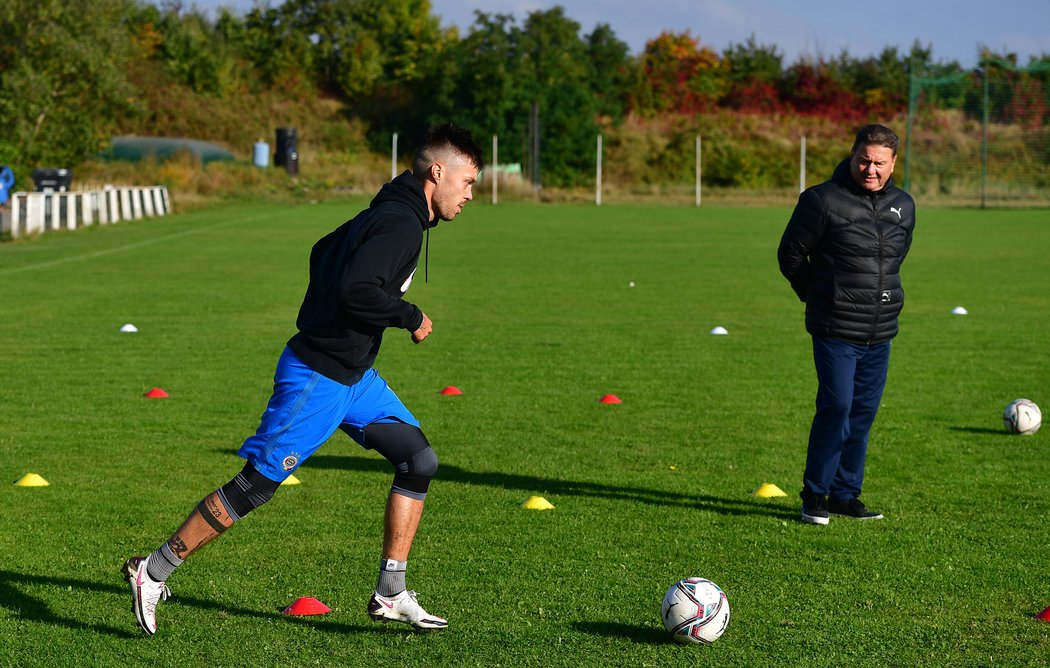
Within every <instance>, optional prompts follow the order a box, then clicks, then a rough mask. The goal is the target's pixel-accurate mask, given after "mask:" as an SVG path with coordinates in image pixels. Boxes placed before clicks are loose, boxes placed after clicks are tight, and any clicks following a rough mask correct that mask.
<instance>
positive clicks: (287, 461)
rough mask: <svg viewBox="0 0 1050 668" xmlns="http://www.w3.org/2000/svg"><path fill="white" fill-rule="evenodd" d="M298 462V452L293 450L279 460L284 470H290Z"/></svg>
mask: <svg viewBox="0 0 1050 668" xmlns="http://www.w3.org/2000/svg"><path fill="white" fill-rule="evenodd" d="M298 463H299V453H298V452H293V453H292V454H290V455H288V456H287V457H285V458H284V459H282V460H281V468H283V469H284V470H285V471H291V470H292V469H294V468H295V465H296V464H298Z"/></svg>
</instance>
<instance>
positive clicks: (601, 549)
mask: <svg viewBox="0 0 1050 668" xmlns="http://www.w3.org/2000/svg"><path fill="white" fill-rule="evenodd" d="M364 203H365V202H364V201H362V200H355V201H341V202H329V203H323V204H317V205H313V206H301V207H295V208H282V207H275V206H273V205H262V204H260V205H251V204H241V205H231V206H227V207H224V208H218V209H211V210H207V211H198V212H194V213H189V214H180V215H176V216H172V217H170V218H168V219H154V220H151V221H148V222H140V223H120V224H118V225H115V226H110V227H105V228H89V229H84V230H78V231H76V232H66V233H54V234H49V235H46V236H44V237H41V238H38V239H35V240H29V241H18V242H12V243H4V244H0V286H2V287H0V290H2V293H0V294H2V297H0V300H2V301H0V339H2V341H3V353H2V355H3V356H2V359H3V362H2V365H3V366H2V369H3V383H2V384H0V455H2V459H3V462H2V465H0V468H2V471H3V476H0V479H2V480H3V481H5V482H6V484H3V485H0V505H2V507H3V512H2V513H0V665H10V666H61V665H93V666H144V665H154V666H169V665H180V666H270V665H290V666H299V665H302V666H308V665H309V666H314V665H318V666H337V665H338V666H343V665H346V666H428V667H429V666H676V665H697V666H699V665H719V666H756V667H760V668H769V667H773V666H1019V665H1045V664H1046V662H1047V661H1050V624H1047V623H1045V622H1042V621H1038V620H1035V619H1034V618H1033V617H1034V615H1036V614H1037V613H1039V612H1040V611H1041V610H1042V609H1043V608H1045V607H1047V606H1050V566H1048V563H1050V528H1048V527H1050V525H1048V519H1047V518H1048V516H1050V499H1048V495H1050V486H1048V484H1047V481H1048V480H1050V464H1048V457H1047V449H1048V445H1047V444H1048V441H1047V439H1048V438H1050V434H1047V433H1046V429H1044V432H1043V433H1039V434H1036V435H1035V436H1033V437H1018V436H1009V435H1007V434H1006V433H1005V432H1004V431H1003V428H1002V424H1001V411H1002V409H1003V407H1004V406H1005V405H1006V403H1007V402H1009V401H1010V400H1012V399H1015V398H1017V397H1021V396H1025V397H1028V398H1030V399H1033V400H1035V401H1036V402H1037V403H1041V404H1043V406H1044V410H1046V409H1047V408H1050V362H1048V355H1047V335H1048V333H1050V296H1048V295H1050V263H1048V261H1047V257H1048V253H1050V224H1048V222H1050V221H1048V220H1047V214H1046V212H1045V211H994V212H991V211H988V212H982V211H974V210H938V211H933V210H930V211H926V210H921V209H920V215H919V225H918V228H917V233H916V238H915V243H914V246H913V250H912V254H911V256H910V257H909V258H908V261H907V262H906V264H905V266H904V281H905V288H906V290H907V292H908V300H907V304H906V307H905V310H904V315H903V317H902V322H901V334H900V336H899V337H898V338H897V339H896V340H895V342H894V352H893V358H892V361H891V369H890V378H889V383H888V385H887V389H886V394H885V397H884V401H883V407H882V410H881V413H880V415H879V418H878V420H877V421H876V424H875V428H874V430H873V433H872V440H871V450H870V456H869V459H868V468H867V484H866V486H865V493H864V498H865V501H866V502H867V503H868V505H869V506H871V507H874V508H876V509H878V510H881V511H882V512H884V513H885V514H886V519H885V520H883V521H881V522H864V523H858V522H850V521H848V520H841V519H840V520H834V519H833V521H832V523H831V525H830V526H828V527H814V526H809V525H803V524H802V523H801V522H800V521H798V510H799V501H798V497H797V492H798V489H799V487H800V484H801V482H800V481H801V475H802V466H803V463H804V459H805V441H806V435H807V433H808V426H809V420H810V418H811V411H812V406H813V398H814V394H815V390H816V380H815V374H814V372H813V370H812V362H811V356H810V351H809V339H808V336H807V335H806V333H805V331H804V328H803V324H802V305H801V304H799V303H798V302H797V300H796V299H795V297H794V295H793V294H792V292H791V291H790V289H789V288H788V286H787V284H786V282H785V281H784V280H783V279H782V278H781V277H780V275H779V273H778V271H777V267H776V258H775V254H776V245H777V242H778V241H779V237H780V233H781V231H782V230H783V226H784V224H785V223H786V220H787V217H788V214H789V209H786V208H765V209H745V208H707V207H704V208H701V209H695V208H691V207H662V206H627V205H617V206H607V207H602V208H595V207H593V206H582V205H580V206H577V205H506V206H505V205H499V206H497V207H493V206H490V205H486V204H476V205H473V206H472V208H468V210H467V211H466V212H465V213H464V214H463V215H462V216H461V217H460V218H459V219H458V220H456V221H454V222H452V223H445V224H442V225H441V226H440V227H439V228H438V229H437V230H435V231H434V232H433V233H432V235H431V239H430V261H429V282H426V283H425V282H424V276H423V271H422V267H421V269H420V272H419V274H418V275H417V278H416V281H415V283H414V284H413V287H412V289H411V290H410V291H409V293H408V298H409V299H410V300H412V301H414V302H415V303H418V304H419V305H420V306H421V307H422V308H423V309H424V310H425V311H426V312H427V313H428V315H430V316H431V317H432V318H433V320H434V323H435V329H434V334H433V335H432V337H431V338H430V339H429V340H428V341H426V342H425V343H424V344H423V345H420V346H414V345H413V344H412V343H411V342H410V340H409V337H408V334H407V333H404V332H399V331H391V332H389V333H388V337H387V340H386V343H385V345H384V349H383V352H382V354H381V355H380V358H379V362H378V365H377V366H378V368H379V370H380V372H381V373H382V374H383V375H384V377H386V378H387V379H388V381H389V382H390V383H391V385H392V386H393V387H394V389H395V390H396V391H397V392H398V394H399V395H400V396H401V398H402V399H403V400H404V402H405V403H406V404H407V405H408V406H409V407H410V408H411V409H412V410H413V411H414V412H415V414H416V415H417V417H419V418H420V420H421V422H422V423H423V427H424V429H425V431H426V433H427V435H428V436H429V438H430V440H431V441H432V442H433V443H434V445H435V447H436V449H437V451H438V453H439V455H440V457H441V462H442V464H441V470H440V471H439V473H438V479H437V480H436V482H435V484H434V485H433V486H432V487H431V493H430V496H429V498H428V503H427V512H426V513H425V515H424V518H423V523H422V526H421V529H420V535H419V536H418V538H417V541H416V544H415V547H414V550H413V553H412V558H411V561H410V568H409V574H408V575H409V586H410V587H412V588H414V589H417V590H419V591H420V600H421V602H422V603H423V605H424V606H425V607H427V608H428V609H430V610H431V611H433V612H436V613H438V614H442V615H445V616H447V617H448V618H449V620H450V628H449V630H448V631H446V632H442V633H431V634H424V633H414V632H412V631H410V630H409V629H408V628H407V627H395V626H384V625H377V624H375V623H373V622H372V621H371V620H369V618H368V616H367V614H366V613H365V611H364V606H365V602H366V600H367V598H368V595H369V593H370V592H371V588H372V587H373V585H374V582H375V570H376V567H377V563H378V559H379V556H380V555H379V546H380V535H381V529H382V509H383V503H384V499H385V496H386V493H387V490H388V489H389V484H390V477H391V474H390V472H389V470H388V464H387V463H386V462H385V460H382V459H381V458H379V457H378V456H377V455H375V454H374V453H371V452H367V451H364V450H362V449H360V448H359V447H358V446H356V445H355V444H354V443H352V442H351V441H350V440H349V439H346V438H345V437H343V436H341V435H337V436H336V437H334V439H333V441H332V442H330V443H329V444H327V445H326V446H325V447H324V448H322V450H321V451H320V452H319V453H318V454H317V455H316V456H315V457H313V458H312V459H310V460H308V461H307V462H306V464H305V465H304V466H303V467H302V468H301V469H300V470H299V471H298V473H297V476H298V477H299V479H300V480H301V481H302V484H301V485H297V486H289V487H283V488H282V489H281V491H280V492H279V493H278V495H277V496H276V497H275V499H274V500H273V501H272V502H270V503H269V504H267V505H266V506H264V507H263V508H261V509H259V510H258V511H256V512H255V513H254V514H253V515H251V516H250V517H248V518H247V519H246V520H245V521H244V522H243V523H241V524H239V525H238V526H236V527H235V528H234V529H233V530H231V531H230V532H228V533H227V534H225V535H224V536H223V537H222V538H221V539H219V540H218V541H217V542H216V543H214V544H212V545H210V546H208V547H207V548H205V549H204V550H202V551H200V552H199V553H197V554H196V555H194V556H193V557H192V558H191V559H190V561H188V562H187V564H186V565H185V566H184V567H183V568H182V569H180V571H179V572H178V573H177V574H176V575H175V576H174V577H173V578H172V580H171V581H170V583H169V584H170V585H171V588H172V591H173V594H174V595H173V598H172V599H171V600H170V601H168V602H167V603H164V604H162V605H161V606H160V608H159V613H158V618H159V624H160V630H159V632H158V634H157V635H156V636H155V637H153V638H147V637H145V636H144V635H143V634H142V633H141V632H140V631H139V630H138V627H137V625H136V623H135V620H134V617H133V616H132V615H131V613H130V612H129V607H130V600H129V596H128V593H127V589H126V586H125V584H124V582H123V581H122V580H121V579H120V576H119V573H118V570H119V567H120V565H121V563H122V562H123V560H124V559H125V558H127V557H128V556H131V555H133V554H144V553H147V552H148V551H151V550H153V549H154V548H155V547H157V546H158V545H159V544H160V543H161V542H162V541H163V540H164V539H166V538H167V536H168V535H169V534H170V533H171V531H172V530H174V529H175V528H176V527H177V526H178V524H179V523H180V522H181V521H182V519H183V518H184V517H185V515H186V513H187V512H188V511H189V510H190V509H192V508H193V506H194V505H195V504H196V503H197V501H198V500H199V499H200V498H201V497H202V496H204V495H205V494H206V493H208V492H210V491H212V490H214V489H215V488H216V487H217V486H219V485H220V484H222V483H224V482H226V481H227V480H228V479H229V478H230V477H231V476H232V475H233V474H234V473H235V472H236V471H237V470H239V468H240V467H241V464H242V462H241V460H240V459H238V458H236V456H235V455H234V453H235V451H236V449H237V447H238V446H239V445H240V443H241V441H242V440H243V439H244V438H245V437H246V436H248V435H249V434H251V433H252V432H253V430H254V429H255V427H256V425H257V423H258V418H259V415H260V414H261V413H262V410H263V408H264V406H265V402H266V400H267V399H268V397H269V391H270V386H271V380H272V374H273V367H274V363H275V362H276V359H277V356H278V355H279V353H280V351H281V349H282V347H283V345H284V342H285V341H286V340H287V338H288V337H289V336H290V335H291V334H292V333H293V326H294V319H295V314H296V312H297V309H298V306H299V302H300V299H301V297H302V294H303V292H304V289H305V284H306V283H305V281H306V268H307V256H308V252H309V249H310V246H311V245H312V244H313V242H314V241H315V240H316V239H317V238H318V237H320V236H321V235H322V234H324V233H326V232H327V231H328V230H329V229H331V228H333V227H334V226H335V225H337V224H338V223H341V222H342V221H343V220H345V219H347V218H349V217H350V216H352V215H353V214H354V213H356V212H357V210H358V209H359V208H360V207H361V206H362V205H363V204H364ZM630 281H633V282H635V286H634V287H629V282H630ZM959 305H962V306H965V307H966V308H967V309H969V313H970V314H969V315H967V316H953V315H951V313H950V312H951V310H952V308H953V307H955V306H959ZM125 323H133V324H135V325H136V326H137V327H138V328H139V332H138V333H136V334H125V333H121V332H120V331H119V329H120V327H121V325H123V324H125ZM718 325H721V326H724V327H726V328H727V329H728V330H729V335H728V336H711V335H710V334H709V331H710V330H711V328H713V327H715V326H718ZM446 385H455V386H457V387H459V388H460V389H462V390H463V395H462V396H459V397H446V396H441V395H440V394H439V390H440V389H441V388H442V387H444V386H446ZM152 387H161V388H163V389H165V390H167V391H168V392H169V393H170V394H171V398H169V399H160V400H152V399H146V398H143V393H145V392H146V391H147V390H149V389H150V388H152ZM606 393H613V394H616V395H618V396H619V397H620V398H621V399H623V403H622V404H621V405H612V406H610V405H603V404H600V403H599V402H598V399H599V398H600V397H601V396H602V395H603V394H606ZM28 472H34V473H38V474H40V475H42V476H43V477H44V478H46V479H47V480H48V481H49V482H50V486H48V487H36V488H31V487H19V486H16V485H14V484H13V483H14V482H15V481H16V480H18V479H19V478H21V477H22V476H23V475H24V474H25V473H28ZM765 482H771V483H774V484H776V485H778V486H780V487H781V488H782V489H784V490H785V491H786V492H787V493H788V495H787V496H786V497H782V498H773V499H762V498H758V497H755V496H753V495H752V492H753V491H754V490H755V489H756V488H757V487H758V486H759V485H760V484H762V483H765ZM532 495H540V496H543V497H545V498H546V499H548V500H549V501H550V502H551V503H553V504H554V505H555V509H554V510H550V511H545V512H537V511H531V510H524V509H522V508H520V505H521V503H522V502H523V501H525V500H526V499H527V498H528V497H530V496H532ZM686 576H702V577H707V578H710V579H712V580H714V581H715V582H717V583H718V584H720V585H721V586H722V587H723V588H724V589H725V591H726V592H727V594H728V596H729V600H730V603H731V605H732V619H731V621H730V623H729V627H728V630H727V631H726V633H725V635H724V636H723V637H722V638H721V639H720V640H719V641H718V642H717V643H715V644H714V645H711V646H708V647H684V646H678V645H675V644H673V643H672V642H670V641H669V640H668V638H667V637H666V635H665V634H664V632H663V629H662V626H661V624H660V620H659V605H660V600H661V598H662V596H663V593H664V591H665V590H666V589H667V587H668V586H670V585H671V584H672V583H673V582H675V581H676V580H677V579H679V578H682V577H686ZM300 596H314V597H317V598H319V599H320V600H322V601H323V602H325V603H326V604H328V605H329V606H330V607H331V608H332V612H331V613H330V614H328V615H325V616H321V617H305V618H294V617H288V616H284V615H282V614H281V610H283V609H284V608H285V607H286V606H287V605H289V604H290V603H292V602H293V601H294V600H295V599H296V598H298V597H300Z"/></svg>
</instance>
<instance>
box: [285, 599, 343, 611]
mask: <svg viewBox="0 0 1050 668" xmlns="http://www.w3.org/2000/svg"><path fill="white" fill-rule="evenodd" d="M331 611H332V609H331V608H329V607H328V606H327V605H325V604H324V603H321V602H320V601H318V600H317V599H316V598H314V597H312V596H303V597H302V598H300V599H297V600H296V601H295V603H292V604H291V605H289V606H288V607H287V608H285V609H284V614H286V615H323V614H324V613H326V612H331Z"/></svg>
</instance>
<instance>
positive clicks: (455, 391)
mask: <svg viewBox="0 0 1050 668" xmlns="http://www.w3.org/2000/svg"><path fill="white" fill-rule="evenodd" d="M441 394H444V395H445V396H449V397H454V396H457V395H460V394H463V390H461V389H459V388H458V387H456V386H455V385H448V386H446V387H445V388H443V389H442V390H441Z"/></svg>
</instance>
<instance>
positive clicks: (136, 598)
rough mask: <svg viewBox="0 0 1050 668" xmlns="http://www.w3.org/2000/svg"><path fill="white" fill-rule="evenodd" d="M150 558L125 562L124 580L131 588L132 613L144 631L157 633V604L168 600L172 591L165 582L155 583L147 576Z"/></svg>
mask: <svg viewBox="0 0 1050 668" xmlns="http://www.w3.org/2000/svg"><path fill="white" fill-rule="evenodd" d="M148 561H149V557H132V558H131V559H128V560H127V561H125V562H124V568H123V570H124V579H125V580H127V581H128V585H129V586H130V587H131V611H132V612H134V613H135V619H137V620H139V626H141V627H142V630H143V631H145V632H146V633H148V634H149V635H153V634H154V633H156V632H157V603H159V602H161V601H166V600H168V596H170V595H171V591H170V590H169V589H168V585H166V584H164V583H163V582H154V581H153V580H151V579H150V578H149V575H147V574H146V564H147V562H148Z"/></svg>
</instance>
